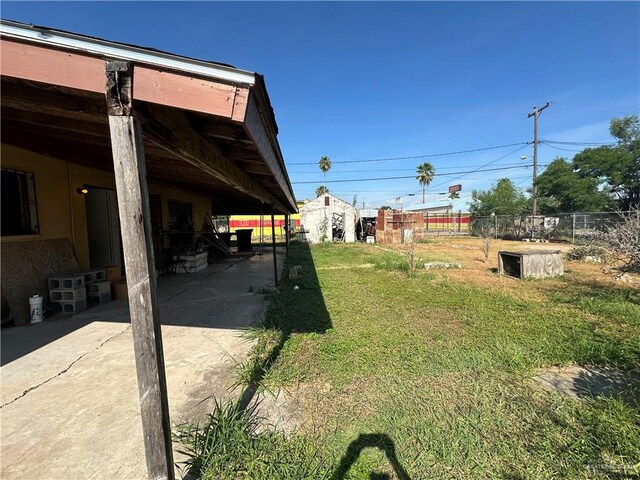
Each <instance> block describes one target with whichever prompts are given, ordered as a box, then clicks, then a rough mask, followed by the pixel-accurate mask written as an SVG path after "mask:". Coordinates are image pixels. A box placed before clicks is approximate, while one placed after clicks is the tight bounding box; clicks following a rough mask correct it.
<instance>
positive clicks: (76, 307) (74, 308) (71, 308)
mask: <svg viewBox="0 0 640 480" xmlns="http://www.w3.org/2000/svg"><path fill="white" fill-rule="evenodd" d="M60 306H61V307H62V313H68V314H71V315H76V314H78V313H81V312H84V311H85V310H86V309H87V300H86V299H85V300H80V301H79V302H63V303H60Z"/></svg>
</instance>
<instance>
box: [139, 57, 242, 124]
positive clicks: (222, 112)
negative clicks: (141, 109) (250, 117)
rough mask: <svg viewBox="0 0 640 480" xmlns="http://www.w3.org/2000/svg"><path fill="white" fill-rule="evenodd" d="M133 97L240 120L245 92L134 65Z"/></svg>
mask: <svg viewBox="0 0 640 480" xmlns="http://www.w3.org/2000/svg"><path fill="white" fill-rule="evenodd" d="M135 70H136V74H135V80H134V88H133V98H134V99H135V100H142V101H145V102H149V103H155V104H159V105H167V106H170V107H174V108H179V109H183V110H191V111H194V112H201V113H206V114H209V115H217V116H220V117H224V118H229V119H232V120H242V119H243V118H244V115H245V110H246V107H247V97H248V95H249V89H248V88H247V87H237V86H234V85H228V84H226V83H222V82H216V81H214V80H210V79H203V78H198V77H193V76H191V75H185V74H179V73H176V72H170V71H160V70H158V69H156V68H153V67H148V66H144V65H136V67H135Z"/></svg>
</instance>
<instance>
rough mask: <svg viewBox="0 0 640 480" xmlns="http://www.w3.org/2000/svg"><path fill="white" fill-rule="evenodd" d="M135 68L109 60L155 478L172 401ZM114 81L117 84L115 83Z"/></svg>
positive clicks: (167, 446) (168, 471)
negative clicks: (134, 111)
mask: <svg viewBox="0 0 640 480" xmlns="http://www.w3.org/2000/svg"><path fill="white" fill-rule="evenodd" d="M124 67H126V68H124ZM116 72H117V74H116ZM131 73H132V68H131V66H130V65H128V64H125V66H123V65H122V62H109V63H108V64H107V89H106V96H107V106H108V108H109V129H110V132H111V147H112V151H113V166H114V170H115V179H116V190H117V193H118V211H119V213H120V231H121V232H122V244H123V250H124V259H125V267H126V274H127V286H128V291H129V311H130V315H131V329H132V332H133V346H134V353H135V359H136V371H137V374H138V393H139V395H140V412H141V416H142V431H143V434H144V447H145V456H146V461H147V471H148V475H149V478H150V479H153V480H159V479H166V480H174V478H175V473H174V467H173V450H172V446H171V424H170V421H169V402H168V399H167V383H166V378H165V372H164V353H163V350H162V333H161V329H160V317H159V312H158V310H159V308H158V294H157V285H156V276H155V266H154V265H155V262H154V258H153V241H152V235H151V213H150V208H149V193H148V191H147V173H146V167H145V158H144V147H143V141H142V130H141V129H140V125H139V124H138V122H137V121H136V119H135V118H134V117H133V116H131V96H130V95H127V94H126V92H127V91H128V92H130V88H131V85H132V82H131ZM114 85H117V87H118V88H113V87H114ZM123 92H125V95H123Z"/></svg>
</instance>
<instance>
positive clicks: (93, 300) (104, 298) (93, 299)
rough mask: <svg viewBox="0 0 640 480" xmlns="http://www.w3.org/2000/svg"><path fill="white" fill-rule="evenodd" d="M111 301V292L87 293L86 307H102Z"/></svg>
mask: <svg viewBox="0 0 640 480" xmlns="http://www.w3.org/2000/svg"><path fill="white" fill-rule="evenodd" d="M110 301H111V290H109V291H108V292H107V293H87V303H88V305H91V306H93V305H104V304H105V303H109V302H110Z"/></svg>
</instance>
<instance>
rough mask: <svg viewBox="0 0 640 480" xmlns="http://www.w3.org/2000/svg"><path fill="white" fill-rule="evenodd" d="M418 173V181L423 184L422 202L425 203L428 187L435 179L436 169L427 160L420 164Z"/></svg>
mask: <svg viewBox="0 0 640 480" xmlns="http://www.w3.org/2000/svg"><path fill="white" fill-rule="evenodd" d="M416 173H417V174H418V175H417V176H416V180H418V182H420V185H422V203H425V194H426V191H427V187H428V186H429V184H430V183H431V182H432V181H433V177H434V176H435V174H436V169H435V167H434V166H433V165H431V164H430V163H429V162H425V163H422V164H420V165H418V169H417V171H416Z"/></svg>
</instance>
